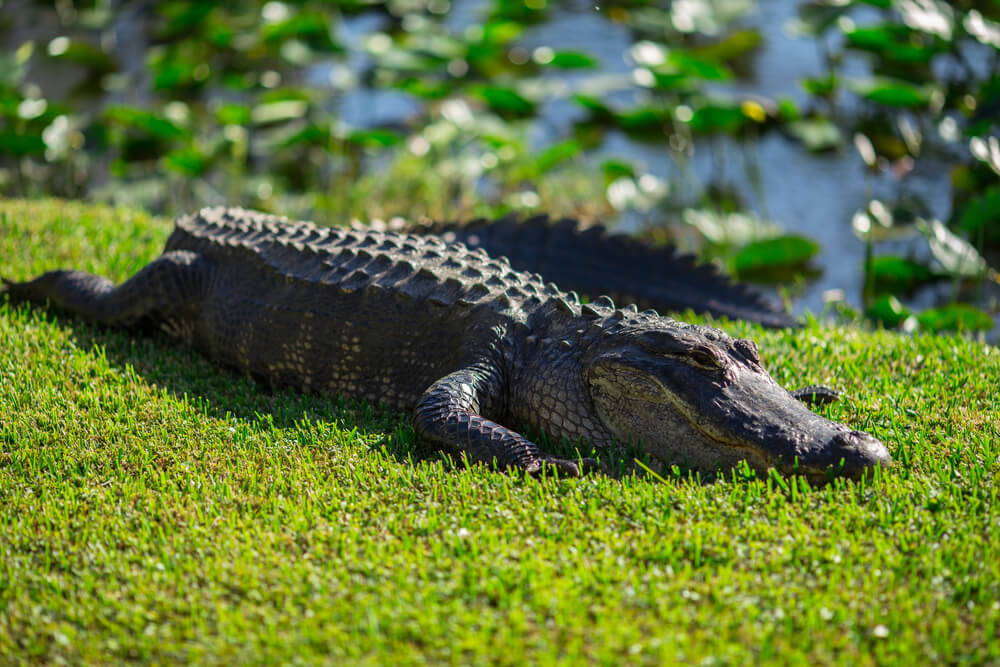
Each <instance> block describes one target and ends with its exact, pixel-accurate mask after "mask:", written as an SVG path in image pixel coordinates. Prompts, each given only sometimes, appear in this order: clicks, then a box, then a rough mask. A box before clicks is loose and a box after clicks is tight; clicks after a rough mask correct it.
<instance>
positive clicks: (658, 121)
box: [615, 107, 671, 132]
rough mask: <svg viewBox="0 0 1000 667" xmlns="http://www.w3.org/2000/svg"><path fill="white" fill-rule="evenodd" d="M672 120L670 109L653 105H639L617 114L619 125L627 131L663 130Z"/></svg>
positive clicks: (616, 120) (616, 119)
mask: <svg viewBox="0 0 1000 667" xmlns="http://www.w3.org/2000/svg"><path fill="white" fill-rule="evenodd" d="M670 121H671V117H670V114H669V112H668V111H666V110H665V109H657V108H653V107H637V108H635V109H629V110H628V111H623V112H621V113H618V114H615V122H616V123H617V124H618V127H620V128H621V129H623V130H625V131H626V132H647V131H651V130H652V131H662V130H663V128H664V126H665V125H666V124H667V123H669V122H670Z"/></svg>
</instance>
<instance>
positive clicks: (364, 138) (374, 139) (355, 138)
mask: <svg viewBox="0 0 1000 667" xmlns="http://www.w3.org/2000/svg"><path fill="white" fill-rule="evenodd" d="M347 140H348V141H350V142H351V143H354V144H361V145H362V146H368V147H371V148H385V147H387V146H395V145H396V144H398V143H400V142H401V141H402V140H403V137H402V136H401V135H400V134H399V133H397V132H392V131H391V130H358V131H356V132H352V133H350V134H349V135H347Z"/></svg>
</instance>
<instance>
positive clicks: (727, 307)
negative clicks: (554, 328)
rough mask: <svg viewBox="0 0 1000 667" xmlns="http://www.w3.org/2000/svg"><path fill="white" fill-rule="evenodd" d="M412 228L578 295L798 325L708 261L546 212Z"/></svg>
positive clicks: (762, 322)
mask: <svg viewBox="0 0 1000 667" xmlns="http://www.w3.org/2000/svg"><path fill="white" fill-rule="evenodd" d="M418 229H420V231H421V233H432V234H439V235H441V236H442V237H443V238H444V239H445V240H447V241H461V242H463V243H464V244H465V245H466V246H468V247H469V248H473V249H475V248H483V249H484V250H486V252H487V253H489V254H490V255H493V256H495V257H500V256H503V257H506V258H507V259H509V260H510V263H511V266H512V267H513V268H515V269H518V270H519V271H527V272H529V273H540V274H542V275H543V276H545V278H546V280H550V281H552V282H554V283H556V284H557V285H559V286H560V287H561V288H563V289H565V290H573V291H575V292H578V293H580V294H586V295H589V296H592V297H596V296H599V295H601V294H605V295H607V296H609V297H611V299H612V300H613V301H619V302H624V303H634V304H636V305H637V306H638V307H639V308H640V309H655V310H658V311H660V312H664V311H673V312H676V311H686V310H692V311H694V312H696V313H702V314H707V315H712V316H714V317H727V318H729V319H731V320H744V321H747V322H756V323H757V324H760V325H762V326H764V327H767V328H771V329H783V328H794V327H799V326H801V324H800V323H799V321H798V320H797V319H795V318H794V317H792V316H791V315H790V314H789V313H788V312H787V311H786V310H785V308H784V307H783V306H782V305H781V304H777V303H773V302H772V301H771V300H769V299H767V298H765V297H764V296H763V295H761V294H760V293H758V292H757V291H756V290H754V289H752V288H751V287H750V286H749V285H746V284H744V283H739V282H733V281H731V280H730V279H729V278H728V277H727V276H726V275H724V274H722V273H720V272H719V270H718V269H717V268H716V267H715V265H714V264H707V263H703V262H699V260H698V259H697V257H695V256H694V255H692V254H689V253H681V252H679V251H678V250H677V248H676V247H673V246H662V247H657V246H653V245H651V244H649V243H645V242H643V241H641V240H639V239H635V238H633V237H631V236H628V235H626V234H620V233H613V232H610V231H609V230H608V229H607V228H605V227H604V226H603V225H600V224H593V225H589V226H586V227H584V226H582V225H581V223H580V222H579V221H577V220H574V219H572V218H563V219H561V220H558V221H555V222H553V221H551V220H550V219H549V216H547V215H536V216H532V217H529V218H526V219H524V220H523V221H522V220H519V219H518V217H517V216H516V215H508V216H505V217H503V218H500V219H497V220H487V219H485V218H482V219H478V220H473V221H471V222H462V223H455V222H450V223H430V224H425V225H423V226H422V227H420V228H418Z"/></svg>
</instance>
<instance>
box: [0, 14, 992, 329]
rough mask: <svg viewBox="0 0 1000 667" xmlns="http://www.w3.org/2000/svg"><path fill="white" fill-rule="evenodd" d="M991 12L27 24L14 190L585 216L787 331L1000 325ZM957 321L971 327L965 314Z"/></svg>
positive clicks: (414, 213)
mask: <svg viewBox="0 0 1000 667" xmlns="http://www.w3.org/2000/svg"><path fill="white" fill-rule="evenodd" d="M998 14H1000V10H997V8H996V5H995V4H991V3H988V2H982V3H976V2H969V3H963V5H962V6H961V8H960V9H956V8H952V7H950V6H949V5H947V4H946V3H940V2H937V1H936V0H922V1H921V2H911V3H896V2H890V1H889V0H885V1H881V0H879V1H874V0H872V1H865V2H862V1H858V2H800V1H797V0H768V1H767V2H756V3H755V2H751V1H750V0H715V1H709V0H676V1H675V2H673V3H654V2H628V3H615V4H613V5H608V6H605V7H602V6H601V5H600V4H599V3H596V4H595V3H583V2H574V1H565V2H548V3H547V2H545V1H544V0H531V1H526V2H509V1H504V0H457V1H456V2H454V3H451V2H448V1H447V0H429V1H428V2H422V1H417V0H413V1H412V2H341V3H310V2H305V3H282V2H274V1H271V2H263V3H259V2H258V3H248V4H247V5H246V6H245V7H243V8H241V9H235V8H230V7H228V6H227V5H223V4H216V3H211V2H208V3H199V4H197V5H190V4H188V3H177V2H154V3H101V2H97V3H94V4H93V5H90V6H87V7H85V8H82V9H79V8H77V7H75V6H74V5H73V4H71V3H56V5H55V8H53V7H52V6H51V5H50V4H49V3H33V2H26V1H23V0H22V1H19V2H10V1H8V2H4V3H0V45H2V46H3V47H4V50H5V52H7V53H9V54H10V55H9V56H8V57H7V65H8V66H7V68H6V69H7V71H6V72H5V73H4V76H3V79H2V85H3V91H4V96H5V97H4V99H5V104H4V107H3V108H4V112H3V115H2V116H0V123H3V125H0V160H2V161H0V192H3V193H5V194H8V195H24V194H32V195H37V194H46V193H54V194H58V195H63V196H66V195H69V196H77V197H87V198H92V199H109V200H112V201H121V202H127V203H133V204H136V203H137V204H139V205H142V206H145V207H147V208H150V209H153V210H157V211H162V212H166V213H175V212H177V211H179V210H182V209H185V208H190V207H194V206H199V205H204V204H214V203H230V204H243V205H250V206H256V207H260V208H266V209H269V210H274V211H277V212H281V213H283V214H288V215H293V216H302V217H308V218H314V219H320V220H323V221H338V220H341V221H343V220H345V216H348V215H349V216H357V217H361V218H367V217H370V216H380V215H387V214H399V213H401V214H404V215H407V216H408V217H420V216H425V215H430V216H434V215H443V216H446V217H452V216H460V215H468V214H471V213H490V214H496V213H501V212H503V211H505V210H510V209H515V210H516V209H521V210H525V211H530V210H536V209H540V208H545V207H550V210H552V212H553V213H554V214H556V215H559V214H574V213H576V212H577V211H579V212H581V213H582V214H583V215H584V216H586V217H591V218H597V219H600V220H602V221H603V222H605V223H606V224H608V225H610V226H615V227H617V228H618V229H620V230H622V231H625V232H628V233H632V234H639V235H643V236H645V237H647V238H649V239H651V240H653V241H655V242H663V241H667V242H672V243H676V244H678V245H680V246H682V247H683V248H685V249H689V250H691V251H694V252H697V253H699V254H701V255H702V256H703V257H704V258H705V259H715V261H718V262H720V263H721V264H723V266H726V267H727V268H729V269H730V270H731V271H734V272H736V273H738V274H739V275H740V277H741V278H744V279H752V280H757V281H763V282H764V284H770V285H780V286H781V290H782V293H783V294H785V295H786V296H789V297H791V298H792V299H793V310H794V311H795V312H798V313H802V312H805V311H810V312H813V313H820V312H823V311H824V310H828V309H829V303H828V302H836V303H840V304H844V305H846V306H849V307H851V308H853V309H855V310H858V311H863V312H867V313H868V315H869V317H872V318H873V319H875V320H877V321H880V322H882V323H884V324H887V325H889V326H902V327H904V328H908V329H912V328H914V327H920V326H923V327H929V328H932V329H940V328H953V327H954V326H958V327H959V328H972V329H984V328H989V327H990V326H992V323H991V318H994V317H995V313H996V310H997V308H996V303H997V299H998V297H997V292H996V285H997V281H996V272H995V271H993V270H992V269H991V268H990V267H989V264H988V262H987V261H986V260H985V259H984V257H983V254H985V256H986V257H990V253H991V252H993V249H994V248H995V247H996V245H995V243H996V240H997V237H1000V233H998V232H997V230H998V228H1000V178H998V177H1000V147H998V148H997V156H996V160H995V162H991V157H990V156H991V155H992V154H991V152H990V150H991V147H995V146H997V143H996V136H997V124H996V122H995V121H996V117H997V116H998V115H1000V114H997V113H993V112H989V111H984V110H989V109H991V108H993V106H995V107H996V108H1000V79H998V75H997V68H996V65H997V52H998V50H1000V27H998V26H1000V23H998V22H997V21H998V19H1000V16H998ZM422 162H423V163H424V164H423V165H421V163H422ZM407 170H409V171H407ZM411 172H416V175H414V173H411ZM563 172H565V173H566V174H569V175H562V174H563ZM560 178H565V179H567V181H566V182H568V183H570V186H567V187H564V185H563V181H560V180H555V181H554V182H555V185H552V186H549V187H548V192H546V188H545V187H544V185H540V184H544V183H545V182H547V181H551V180H552V179H560ZM407 179H412V180H413V182H412V183H411V182H410V180H407ZM574 179H575V180H574ZM402 181H406V183H407V187H408V188H409V190H408V194H407V195H406V196H405V197H403V198H402V199H401V198H400V197H399V195H398V194H396V195H393V194H392V192H393V187H397V188H398V187H399V183H401V182H402ZM956 184H958V187H956ZM563 190H564V191H565V192H562V191H563ZM414 191H422V192H427V191H435V192H434V194H430V195H424V197H425V198H424V199H421V197H414V196H413V192H414ZM453 191H457V192H458V193H459V194H455V192H453ZM445 192H447V194H445ZM574 193H576V198H575V199H574V198H573V194H574ZM435 198H436V199H435ZM469 202H475V203H473V204H470V203H469ZM408 203H412V206H410V210H407V204H408ZM551 207H554V208H551ZM566 208H568V209H569V210H565V209H566ZM938 221H941V222H938ZM943 223H947V224H943ZM956 232H957V233H956ZM966 239H968V241H966ZM776 242H781V244H780V245H776ZM779 247H780V248H783V249H785V250H783V251H782V252H784V254H780V253H779V254H777V255H776V254H774V250H773V249H774V248H779ZM768 253H770V254H768ZM969 267H972V268H969ZM897 297H898V298H897ZM956 298H961V299H962V300H965V301H971V302H972V303H974V304H975V308H972V307H969V306H962V307H961V308H959V309H958V310H951V311H949V310H948V308H950V307H951V306H950V305H949V304H951V303H952V302H954V301H955V299H956ZM903 304H905V305H903ZM939 306H945V308H944V309H943V310H944V312H943V314H942V313H939V311H942V309H941V308H938V307H939ZM839 309H840V310H842V308H839ZM956 318H957V319H956ZM956 323H957V324H956ZM949 324H950V325H951V326H948V325H949Z"/></svg>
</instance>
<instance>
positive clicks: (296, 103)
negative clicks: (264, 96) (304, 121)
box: [250, 100, 309, 125]
mask: <svg viewBox="0 0 1000 667" xmlns="http://www.w3.org/2000/svg"><path fill="white" fill-rule="evenodd" d="M308 110H309V103H308V102H306V101H305V100H280V101H277V102H267V103H265V104H258V105H257V106H256V107H254V109H253V111H251V112H250V119H251V120H252V121H253V122H254V124H256V125H271V124H275V123H285V122H288V121H290V120H295V119H297V118H302V117H303V116H305V115H306V112H307V111H308Z"/></svg>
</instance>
